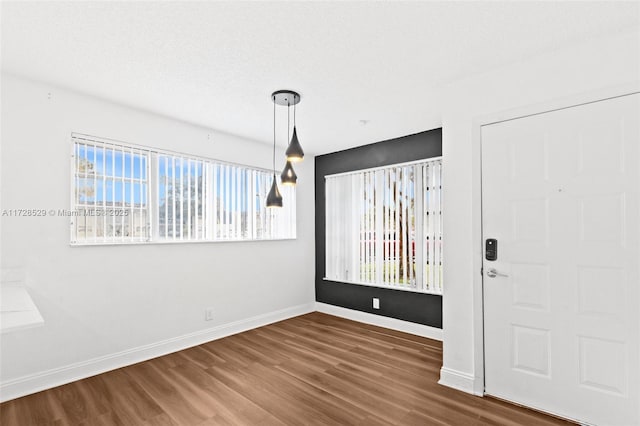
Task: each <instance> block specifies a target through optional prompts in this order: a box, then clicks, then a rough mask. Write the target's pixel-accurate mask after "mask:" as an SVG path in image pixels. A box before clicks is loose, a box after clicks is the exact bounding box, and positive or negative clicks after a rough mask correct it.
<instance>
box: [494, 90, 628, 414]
mask: <svg viewBox="0 0 640 426" xmlns="http://www.w3.org/2000/svg"><path fill="white" fill-rule="evenodd" d="M639 121H640V95H639V94H633V95H628V96H621V97H617V98H613V99H608V100H602V101H599V102H594V103H589V104H584V105H579V106H575V107H572V108H567V109H562V110H557V111H551V112H547V113H544V114H538V115H533V116H528V117H523V118H519V119H514V120H510V121H505V122H501V123H497V124H492V125H487V126H484V127H483V128H482V221H483V231H482V232H483V239H484V240H483V245H484V244H485V243H484V242H485V241H486V239H488V238H494V239H496V240H497V259H496V260H495V261H489V260H487V259H486V253H483V258H484V261H483V273H484V277H483V287H484V320H485V323H484V327H485V392H486V393H487V394H490V395H494V396H496V397H499V398H503V399H507V400H510V401H514V402H517V403H520V404H524V405H527V406H530V407H533V408H537V409H540V410H542V411H547V412H550V413H554V414H557V415H560V416H562V417H566V418H571V419H574V420H578V421H580V422H581V423H584V424H593V425H607V426H608V425H624V426H633V425H640V408H639V407H640V394H639V390H638V389H639V383H640V367H639V365H640V355H639V351H638V346H639V345H638V342H639V340H640V323H639V321H640V316H639V315H638V310H639V309H640V292H639V291H638V289H639V275H638V263H639V261H640V256H639V255H640V252H639V240H640V226H639V222H640V210H639V203H638V200H639V195H640V194H639V191H640V172H639V170H640V161H639V160H640V158H639V155H640V150H639V149H638V148H639V145H640V123H639ZM485 251H486V250H485ZM494 270H495V272H496V273H497V274H502V275H496V274H494V272H493V271H494ZM503 275H504V276H503Z"/></svg>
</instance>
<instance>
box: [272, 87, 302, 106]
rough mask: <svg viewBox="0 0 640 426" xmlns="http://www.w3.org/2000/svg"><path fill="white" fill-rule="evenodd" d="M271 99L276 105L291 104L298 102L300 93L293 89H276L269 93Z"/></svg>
mask: <svg viewBox="0 0 640 426" xmlns="http://www.w3.org/2000/svg"><path fill="white" fill-rule="evenodd" d="M271 100H272V101H273V102H274V103H276V104H278V105H284V106H291V105H295V104H297V103H298V102H300V95H299V94H298V93H297V92H294V91H293V90H276V91H275V92H273V93H272V94H271Z"/></svg>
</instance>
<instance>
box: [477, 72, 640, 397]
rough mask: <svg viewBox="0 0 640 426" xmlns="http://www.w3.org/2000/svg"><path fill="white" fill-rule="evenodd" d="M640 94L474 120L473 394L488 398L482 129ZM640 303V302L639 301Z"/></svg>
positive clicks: (631, 87) (547, 104)
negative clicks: (485, 333)
mask: <svg viewBox="0 0 640 426" xmlns="http://www.w3.org/2000/svg"><path fill="white" fill-rule="evenodd" d="M635 93H640V83H637V82H634V83H628V84H621V85H616V86H610V87H606V88H603V89H599V90H592V91H588V92H584V93H579V94H575V95H571V96H566V97H561V98H557V99H552V100H548V101H544V102H540V103H535V104H530V105H526V106H522V107H516V108H511V109H507V110H504V111H498V112H494V113H490V114H485V115H480V116H476V117H474V118H473V120H472V149H473V152H472V158H473V159H474V160H473V170H472V175H473V179H472V182H473V184H472V185H473V187H472V216H473V223H472V234H473V245H474V247H475V249H474V256H473V271H474V273H473V283H472V284H473V368H474V371H475V377H474V381H473V393H474V394H475V395H480V396H482V395H485V357H484V354H485V346H484V331H485V324H484V275H483V274H482V260H483V251H484V246H483V241H484V237H483V230H482V127H483V126H488V125H491V124H496V123H500V122H503V121H510V120H515V119H518V118H524V117H529V116H532V115H538V114H544V113H547V112H552V111H557V110H561V109H566V108H571V107H574V106H579V105H584V104H589V103H594V102H599V101H604V100H607V99H612V98H617V97H620V96H626V95H632V94H635ZM639 303H640V301H639Z"/></svg>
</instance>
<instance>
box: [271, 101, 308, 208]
mask: <svg viewBox="0 0 640 426" xmlns="http://www.w3.org/2000/svg"><path fill="white" fill-rule="evenodd" d="M271 100H272V101H273V183H272V184H271V190H270V191H269V195H267V207H282V195H280V190H279V189H278V184H277V182H276V104H277V105H282V106H286V107H287V140H289V129H290V128H291V122H290V110H291V106H292V105H293V137H292V138H291V142H289V146H288V147H287V151H286V155H287V163H286V165H285V167H284V170H283V171H282V173H281V174H280V181H281V182H282V184H283V185H295V184H296V181H297V180H298V176H297V175H296V172H295V171H294V170H293V165H292V164H291V163H293V162H296V161H302V158H303V157H304V152H303V151H302V147H301V146H300V142H299V141H298V135H297V132H296V105H297V104H298V102H300V95H299V94H298V93H296V92H294V91H293V90H277V91H275V92H273V93H272V94H271Z"/></svg>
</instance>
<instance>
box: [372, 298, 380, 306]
mask: <svg viewBox="0 0 640 426" xmlns="http://www.w3.org/2000/svg"><path fill="white" fill-rule="evenodd" d="M373 309H380V299H378V298H377V297H374V298H373Z"/></svg>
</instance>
